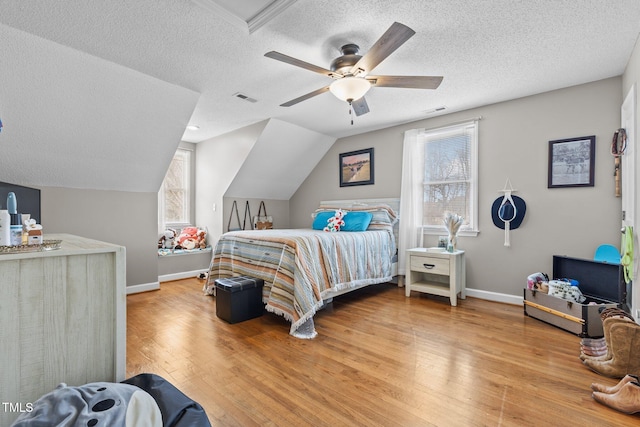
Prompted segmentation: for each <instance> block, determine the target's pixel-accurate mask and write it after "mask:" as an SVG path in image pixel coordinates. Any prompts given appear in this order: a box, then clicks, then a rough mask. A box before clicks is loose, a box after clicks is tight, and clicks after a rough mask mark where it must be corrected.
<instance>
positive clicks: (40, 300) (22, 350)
mask: <svg viewBox="0 0 640 427" xmlns="http://www.w3.org/2000/svg"><path fill="white" fill-rule="evenodd" d="M44 239H45V240H62V243H61V246H60V249H56V250H51V251H43V252H31V253H16V254H0V325H1V327H0V343H2V344H1V346H0V402H2V407H0V425H3V426H4V425H10V424H11V422H13V420H15V418H16V417H17V416H18V415H19V413H20V412H21V411H24V410H26V409H27V408H28V405H29V404H30V403H33V402H34V401H35V400H36V399H38V398H39V397H40V396H42V395H43V394H45V393H47V392H49V391H51V390H53V389H54V388H55V387H56V386H57V385H58V384H59V383H61V382H64V383H67V384H68V385H81V384H86V383H89V382H94V381H109V382H115V381H121V380H123V379H124V378H125V369H126V365H125V363H126V360H125V359H126V356H125V354H126V353H125V350H126V288H125V286H126V270H125V248H124V247H122V246H117V245H112V244H110V243H104V242H99V241H97V240H91V239H85V238H82V237H78V236H73V235H69V234H59V235H45V236H44Z"/></svg>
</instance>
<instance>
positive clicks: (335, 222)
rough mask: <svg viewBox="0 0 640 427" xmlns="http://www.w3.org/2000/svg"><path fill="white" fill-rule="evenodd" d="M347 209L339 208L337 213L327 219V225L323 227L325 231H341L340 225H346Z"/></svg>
mask: <svg viewBox="0 0 640 427" xmlns="http://www.w3.org/2000/svg"><path fill="white" fill-rule="evenodd" d="M346 214H347V212H346V211H343V210H342V209H338V210H337V211H336V212H335V214H334V215H333V216H332V217H331V218H329V219H328V220H327V226H326V227H324V228H323V230H324V231H329V232H337V231H340V227H343V226H344V219H343V218H344V216H345V215H346Z"/></svg>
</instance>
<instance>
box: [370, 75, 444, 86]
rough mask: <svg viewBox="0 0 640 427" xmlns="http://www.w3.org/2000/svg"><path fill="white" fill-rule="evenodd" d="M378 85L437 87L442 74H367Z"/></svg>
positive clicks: (373, 83)
mask: <svg viewBox="0 0 640 427" xmlns="http://www.w3.org/2000/svg"><path fill="white" fill-rule="evenodd" d="M366 79H367V80H369V81H370V82H371V84H372V85H374V86H376V87H401V88H407V89H437V88H438V86H440V83H441V82H442V76H367V77H366Z"/></svg>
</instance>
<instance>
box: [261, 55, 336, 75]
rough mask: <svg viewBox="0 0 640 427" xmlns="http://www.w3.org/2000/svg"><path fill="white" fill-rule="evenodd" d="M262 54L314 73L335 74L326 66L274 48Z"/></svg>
mask: <svg viewBox="0 0 640 427" xmlns="http://www.w3.org/2000/svg"><path fill="white" fill-rule="evenodd" d="M264 56H266V57H267V58H271V59H275V60H276V61H281V62H285V63H287V64H291V65H295V66H296V67H300V68H304V69H305V70H309V71H313V72H314V73H319V74H324V75H325V76H327V77H332V76H334V75H335V73H334V72H333V71H331V70H327V69H326V68H322V67H319V66H317V65H313V64H310V63H308V62H304V61H301V60H300V59H296V58H294V57H292V56H288V55H285V54H283V53H280V52H276V51H274V50H272V51H271V52H267V53H265V54H264Z"/></svg>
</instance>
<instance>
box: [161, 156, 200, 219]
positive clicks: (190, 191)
mask: <svg viewBox="0 0 640 427" xmlns="http://www.w3.org/2000/svg"><path fill="white" fill-rule="evenodd" d="M178 155H182V156H185V157H186V161H185V163H184V164H185V171H184V175H185V177H184V180H185V181H186V184H185V185H184V199H185V200H184V205H185V211H186V212H185V218H186V219H187V221H186V222H172V221H167V218H166V201H165V197H164V195H165V185H166V179H167V175H168V173H169V169H170V168H171V163H170V164H169V168H167V174H165V177H164V179H163V180H162V185H161V186H160V190H159V191H158V224H159V226H160V227H159V228H160V230H165V229H167V228H173V229H177V230H180V229H182V228H184V227H190V226H193V213H194V212H193V197H194V150H192V149H190V148H185V147H182V146H180V147H178V148H177V149H176V151H175V153H174V155H173V157H172V158H171V162H173V160H174V159H175V158H176V156H178Z"/></svg>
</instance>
